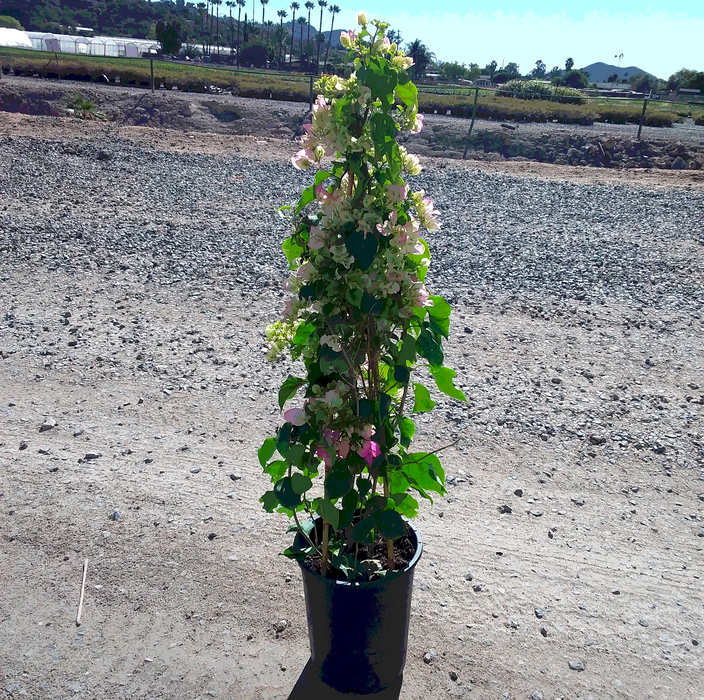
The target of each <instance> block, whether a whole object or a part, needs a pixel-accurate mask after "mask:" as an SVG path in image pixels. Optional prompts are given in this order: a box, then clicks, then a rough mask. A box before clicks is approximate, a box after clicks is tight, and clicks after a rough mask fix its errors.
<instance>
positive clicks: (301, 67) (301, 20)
mask: <svg viewBox="0 0 704 700" xmlns="http://www.w3.org/2000/svg"><path fill="white" fill-rule="evenodd" d="M298 24H300V25H301V43H300V49H301V65H300V69H301V70H303V25H304V24H307V22H306V18H305V17H303V16H301V17H299V18H298ZM308 26H310V25H308Z"/></svg>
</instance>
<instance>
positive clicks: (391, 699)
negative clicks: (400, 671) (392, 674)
mask: <svg viewBox="0 0 704 700" xmlns="http://www.w3.org/2000/svg"><path fill="white" fill-rule="evenodd" d="M402 684H403V676H401V677H400V678H399V679H398V680H397V681H396V683H394V684H393V685H392V686H391V687H389V688H386V689H384V690H382V691H380V692H378V693H372V694H371V695H358V694H357V693H341V692H339V691H338V690H335V689H333V688H331V687H330V686H329V685H327V684H326V683H323V681H321V680H320V678H319V677H318V674H317V673H316V672H315V668H313V662H312V660H311V659H308V663H307V664H306V665H305V668H304V669H303V671H302V673H301V675H300V676H299V678H298V681H296V685H295V686H294V687H293V690H292V691H291V694H290V695H289V696H288V700H311V698H315V700H344V699H345V698H368V700H398V697H399V695H400V694H401V685H402Z"/></svg>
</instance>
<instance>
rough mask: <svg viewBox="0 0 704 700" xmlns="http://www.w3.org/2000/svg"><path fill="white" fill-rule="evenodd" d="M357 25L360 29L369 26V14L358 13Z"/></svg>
mask: <svg viewBox="0 0 704 700" xmlns="http://www.w3.org/2000/svg"><path fill="white" fill-rule="evenodd" d="M357 24H358V25H359V26H360V27H366V26H367V13H366V12H358V13H357Z"/></svg>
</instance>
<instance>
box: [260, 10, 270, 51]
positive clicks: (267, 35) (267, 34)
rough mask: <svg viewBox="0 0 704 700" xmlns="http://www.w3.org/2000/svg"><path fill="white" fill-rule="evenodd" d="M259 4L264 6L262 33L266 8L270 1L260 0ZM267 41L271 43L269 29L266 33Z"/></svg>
mask: <svg viewBox="0 0 704 700" xmlns="http://www.w3.org/2000/svg"><path fill="white" fill-rule="evenodd" d="M259 2H260V3H261V4H262V31H264V26H265V25H264V14H265V12H266V6H267V5H268V4H269V0H259ZM266 41H267V43H269V31H268V28H267V33H266Z"/></svg>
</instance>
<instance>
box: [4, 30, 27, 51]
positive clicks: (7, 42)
mask: <svg viewBox="0 0 704 700" xmlns="http://www.w3.org/2000/svg"><path fill="white" fill-rule="evenodd" d="M0 46H12V47H14V48H18V49H31V48H33V47H32V42H31V40H30V38H29V37H28V36H27V32H21V31H20V30H19V29H9V28H7V27H0Z"/></svg>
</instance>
